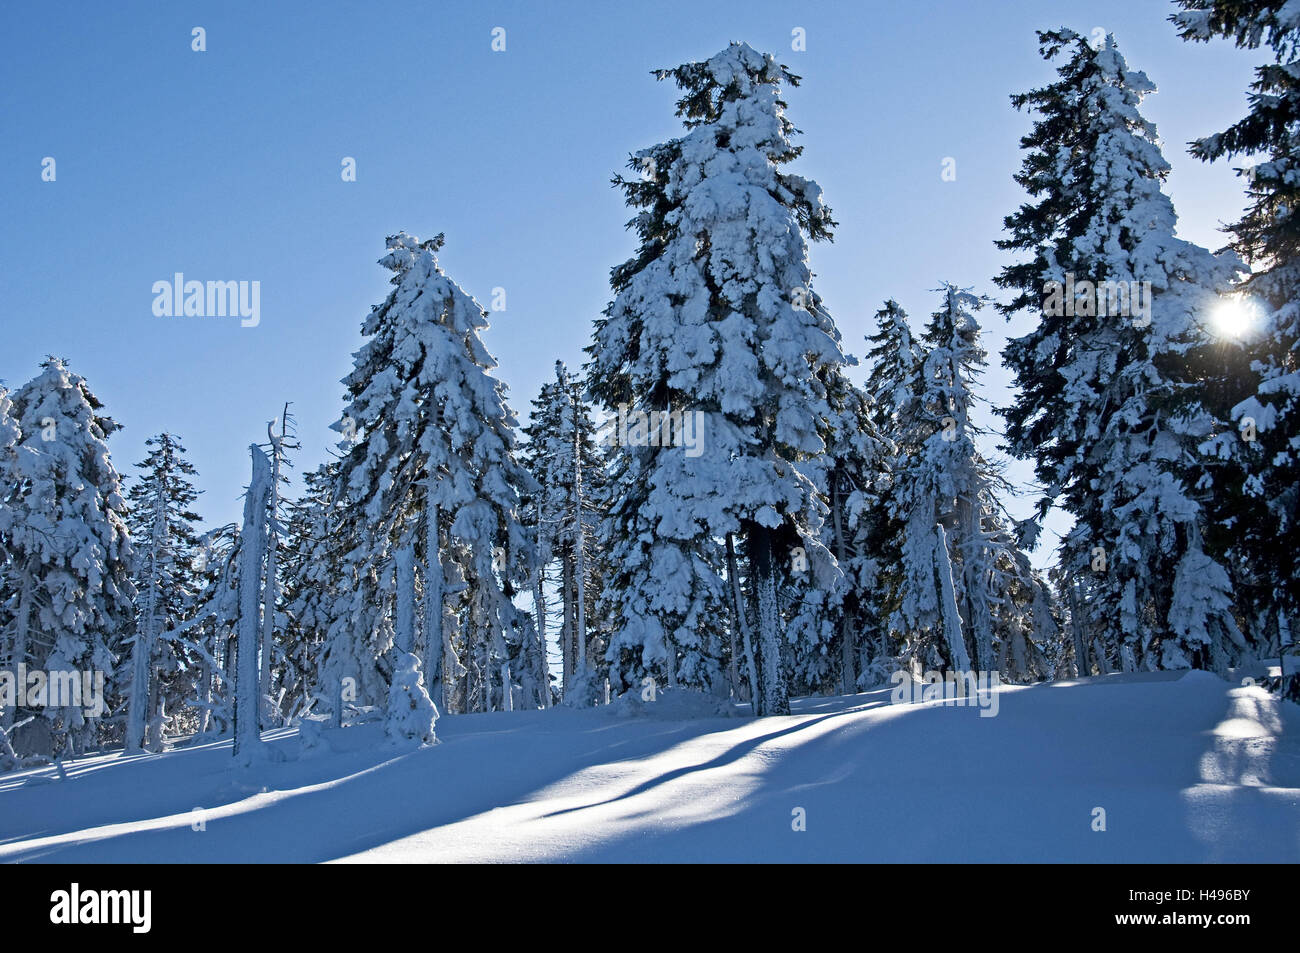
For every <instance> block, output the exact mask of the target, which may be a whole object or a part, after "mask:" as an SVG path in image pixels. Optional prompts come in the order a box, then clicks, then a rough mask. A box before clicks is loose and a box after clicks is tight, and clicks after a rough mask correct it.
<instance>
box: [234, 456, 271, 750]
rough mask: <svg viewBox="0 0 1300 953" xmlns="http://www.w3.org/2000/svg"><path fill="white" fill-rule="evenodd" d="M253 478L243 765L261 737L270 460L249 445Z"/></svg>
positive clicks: (241, 687)
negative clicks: (261, 647)
mask: <svg viewBox="0 0 1300 953" xmlns="http://www.w3.org/2000/svg"><path fill="white" fill-rule="evenodd" d="M249 449H250V450H251V451H252V454H253V478H252V480H251V482H250V483H249V485H248V493H247V495H246V496H245V497H244V526H243V530H242V531H241V533H240V547H241V552H240V554H239V650H238V652H239V657H238V662H237V666H238V670H239V674H238V677H237V678H236V681H235V732H234V749H233V754H234V756H235V758H236V759H238V760H240V761H241V762H243V763H244V764H248V763H250V762H251V761H252V760H253V759H255V758H256V757H257V753H258V752H259V751H260V749H261V745H262V737H261V733H260V732H259V731H258V717H257V714H258V705H257V700H258V699H257V693H258V689H259V686H260V682H259V680H258V671H257V645H258V641H259V640H258V634H259V633H258V625H259V617H258V616H259V612H258V610H259V609H260V603H261V595H262V586H261V582H262V559H263V556H264V555H265V548H266V505H267V500H268V497H269V495H270V486H269V482H270V477H271V467H270V462H269V461H268V460H267V459H266V454H264V453H263V452H262V451H261V449H260V448H259V447H258V446H257V445H256V444H253V446H252V447H250V448H249Z"/></svg>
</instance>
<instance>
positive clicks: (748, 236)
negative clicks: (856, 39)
mask: <svg viewBox="0 0 1300 953" xmlns="http://www.w3.org/2000/svg"><path fill="white" fill-rule="evenodd" d="M657 76H658V77H659V78H660V79H666V78H672V79H673V80H674V81H675V82H676V83H677V85H678V86H679V87H680V88H681V90H682V97H681V99H680V100H679V101H678V110H677V111H678V115H679V116H680V117H681V119H682V120H683V123H684V124H685V126H686V132H685V133H684V134H683V135H682V136H681V137H680V138H678V139H675V140H672V141H671V142H667V143H662V144H660V145H658V146H655V147H652V148H650V149H647V150H643V151H642V152H639V153H637V154H635V155H634V156H633V157H632V160H631V165H632V168H633V169H634V170H636V171H637V172H638V176H637V178H636V179H635V180H623V181H622V185H623V188H624V191H625V193H626V197H627V202H628V204H629V205H631V206H632V207H634V208H636V209H637V210H638V215H637V218H635V219H634V220H633V227H635V228H636V230H637V232H638V235H639V237H640V239H641V246H640V248H639V249H638V252H637V254H636V255H635V256H634V257H633V258H632V259H631V260H629V261H628V262H627V263H625V264H624V265H623V266H621V267H619V268H616V269H615V270H614V272H613V275H612V287H613V291H614V293H615V297H614V300H613V301H612V302H611V303H610V305H609V307H608V308H607V309H606V311H605V315H604V317H603V318H602V319H600V320H599V321H598V322H597V327H596V332H595V339H594V341H593V343H592V344H591V346H590V348H589V351H590V353H591V355H592V364H591V367H590V382H591V390H592V392H593V394H595V396H596V397H597V398H598V399H599V400H600V401H601V402H602V403H603V404H604V406H605V408H606V409H607V410H609V411H610V412H613V411H614V410H615V408H617V406H618V405H619V404H620V403H625V404H627V405H629V406H630V407H631V408H633V409H635V410H641V411H652V410H657V411H678V412H682V411H700V412H702V413H703V415H704V417H703V422H704V426H705V431H704V434H703V436H704V442H703V452H702V453H700V454H699V455H698V456H688V455H687V453H686V448H685V447H683V446H680V445H678V446H668V447H664V446H657V447H624V448H622V453H621V454H620V460H619V462H618V472H617V475H616V477H615V481H614V485H613V488H612V493H613V500H612V516H613V520H614V522H613V524H612V525H613V528H614V530H615V533H616V538H617V539H618V542H617V543H616V544H615V548H614V551H613V554H612V557H613V560H614V563H615V570H614V578H613V580H611V586H612V588H613V589H615V590H616V591H618V592H619V594H620V596H621V599H620V603H619V604H620V606H621V612H620V614H619V616H618V618H617V619H616V621H615V631H614V635H613V638H612V640H611V644H610V647H609V650H608V652H609V658H610V662H611V666H615V667H618V668H619V669H621V668H622V667H624V666H627V665H629V664H631V665H633V666H639V667H640V668H642V669H647V670H649V669H652V670H654V671H656V672H658V673H661V674H662V675H663V676H665V677H666V678H667V680H668V682H669V684H673V683H674V682H675V681H681V682H683V683H686V684H694V685H700V684H705V685H707V684H712V683H714V682H716V681H717V680H718V678H719V676H720V673H721V668H722V665H721V659H720V656H721V655H722V640H721V638H720V635H721V633H720V632H717V631H716V630H714V629H713V628H712V627H711V626H710V625H709V621H710V620H711V619H715V618H717V619H721V618H724V616H723V614H722V613H721V612H719V609H721V608H722V607H723V606H725V604H726V603H725V602H724V592H723V589H722V585H721V579H720V578H719V576H718V565H719V563H720V561H721V560H720V559H718V558H717V555H716V554H717V547H716V543H714V542H712V541H714V540H717V539H722V538H725V537H727V536H729V535H732V534H734V535H736V536H738V537H739V538H740V540H741V541H742V548H743V550H744V553H745V555H746V556H747V557H748V562H749V568H750V578H751V579H752V586H751V591H750V596H749V600H748V601H749V602H750V603H751V606H750V611H752V615H753V619H754V626H753V629H754V641H755V643H756V644H755V646H754V654H755V658H754V660H753V661H754V662H755V666H754V667H755V668H756V669H757V673H756V674H757V678H758V680H759V685H758V686H755V688H756V691H755V693H754V695H755V702H756V710H757V711H759V712H760V713H763V714H781V713H783V712H786V711H788V710H789V695H788V689H787V678H788V672H787V653H786V652H785V651H784V650H783V644H782V643H783V641H784V638H783V628H784V626H783V624H782V617H783V610H782V606H781V605H780V604H778V590H779V588H780V584H781V582H782V581H783V580H784V578H785V577H786V576H787V575H788V574H789V573H790V571H791V566H792V557H793V555H794V553H795V552H796V550H799V551H801V553H802V555H803V556H804V558H805V559H806V560H807V561H808V565H809V566H810V567H811V568H812V570H813V574H812V575H811V577H810V581H809V584H810V585H817V586H824V585H826V584H828V583H829V582H830V581H831V580H832V579H833V578H834V577H835V576H836V575H838V568H837V567H835V565H834V560H833V558H831V556H830V554H829V553H828V552H827V551H826V547H825V546H824V545H823V543H822V541H821V529H822V527H821V522H820V516H821V515H822V514H821V512H819V510H818V507H817V505H816V504H815V503H814V498H815V496H816V493H817V488H816V486H815V484H814V483H813V481H812V480H811V479H810V478H809V476H808V475H807V474H806V473H805V472H804V464H805V463H806V461H807V460H808V458H809V457H811V456H813V455H815V454H818V453H821V452H823V451H824V449H825V442H824V439H823V434H822V433H821V426H822V422H823V421H825V420H827V419H828V417H829V407H828V405H827V401H826V388H825V385H824V383H823V380H822V373H821V372H822V371H823V370H824V369H825V368H827V367H829V366H834V365H838V364H841V363H843V360H844V358H843V355H842V354H841V353H840V349H839V334H838V332H837V331H836V329H835V326H834V324H833V322H832V321H831V320H830V317H829V315H828V314H827V313H826V311H825V309H824V307H823V306H822V303H821V300H820V298H819V297H818V296H817V295H816V294H815V293H814V292H813V290H812V287H811V283H812V281H811V279H812V275H811V272H810V270H809V265H808V254H807V239H809V238H812V239H819V238H826V237H829V234H830V229H831V227H832V226H833V224H834V222H833V221H832V219H831V214H830V210H829V209H828V208H827V207H826V206H825V205H823V204H822V200H821V190H820V189H819V188H818V187H817V186H816V185H815V184H814V183H812V182H810V181H808V180H807V179H804V178H802V177H800V176H797V175H793V174H790V173H787V172H783V171H782V170H781V166H782V165H783V164H785V163H787V162H789V161H791V160H792V159H794V158H795V157H796V156H798V155H799V152H800V149H799V147H796V146H794V145H793V144H792V143H791V139H790V137H791V136H792V134H793V131H794V130H793V126H792V125H791V123H790V121H789V120H788V119H787V118H786V116H785V105H784V103H783V102H782V100H781V94H780V89H781V85H782V84H789V85H795V84H796V83H797V82H798V78H797V77H796V76H794V75H793V74H791V73H790V71H789V70H787V69H785V68H784V67H782V66H780V65H778V64H777V62H776V60H775V58H774V57H772V56H771V55H769V54H762V53H759V52H757V51H755V50H754V49H753V48H751V47H749V46H748V45H746V44H743V43H738V44H732V45H731V46H729V47H728V48H727V49H725V50H722V51H721V52H720V53H718V54H716V55H715V56H713V57H711V58H710V59H708V60H706V61H703V62H695V63H687V64H685V65H683V66H680V67H677V68H676V69H670V70H660V71H658V73H657ZM614 677H615V676H613V675H612V676H611V679H612V680H613V678H614Z"/></svg>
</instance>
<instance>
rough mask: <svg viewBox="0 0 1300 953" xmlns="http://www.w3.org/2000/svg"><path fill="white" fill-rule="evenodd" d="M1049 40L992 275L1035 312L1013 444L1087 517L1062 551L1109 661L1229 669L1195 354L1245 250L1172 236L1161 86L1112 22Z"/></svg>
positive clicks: (1068, 505)
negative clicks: (1009, 256) (1043, 79)
mask: <svg viewBox="0 0 1300 953" xmlns="http://www.w3.org/2000/svg"><path fill="white" fill-rule="evenodd" d="M1039 40H1040V44H1041V52H1042V54H1043V56H1044V58H1045V59H1048V60H1056V59H1058V58H1062V59H1063V60H1064V61H1063V62H1062V63H1061V64H1060V66H1059V67H1058V70H1057V72H1058V76H1059V79H1058V80H1057V81H1056V82H1054V83H1052V84H1051V85H1048V86H1045V87H1043V88H1041V89H1035V90H1032V91H1030V92H1028V93H1023V94H1019V95H1016V96H1013V97H1012V102H1013V104H1014V105H1015V106H1016V107H1017V108H1029V109H1030V110H1032V111H1033V112H1034V113H1035V114H1036V116H1037V118H1036V120H1035V122H1034V126H1033V130H1032V131H1031V132H1030V134H1029V135H1027V136H1025V137H1024V138H1023V139H1022V140H1021V144H1022V146H1023V147H1024V149H1025V150H1026V156H1025V159H1024V162H1023V165H1022V168H1021V171H1020V173H1019V174H1018V175H1017V176H1016V181H1017V182H1019V183H1020V185H1022V186H1023V187H1024V188H1025V190H1026V191H1027V192H1028V193H1029V195H1030V197H1031V199H1032V201H1030V202H1028V203H1026V204H1024V205H1022V206H1021V208H1020V209H1019V210H1018V211H1016V212H1015V213H1014V214H1012V215H1010V216H1008V217H1007V219H1006V229H1007V231H1008V232H1009V235H1008V237H1006V238H1004V239H1002V240H1000V241H999V242H998V246H999V247H1000V248H1003V249H1006V250H1009V251H1019V252H1025V253H1028V257H1027V258H1026V259H1024V260H1021V261H1019V262H1017V263H1015V264H1013V265H1010V266H1008V267H1006V268H1005V269H1003V271H1002V273H1001V274H1000V275H999V276H998V278H997V279H996V281H997V283H998V284H999V285H1000V286H1001V287H1003V288H1006V289H1009V290H1011V291H1013V292H1014V293H1015V297H1014V298H1013V299H1012V300H1011V301H1010V302H1009V303H1007V304H1006V305H1004V306H1002V310H1003V311H1004V312H1005V313H1006V314H1008V315H1010V314H1013V313H1016V312H1018V311H1022V310H1031V311H1033V312H1034V313H1035V314H1037V315H1038V316H1039V320H1038V322H1037V324H1036V326H1035V327H1034V329H1033V330H1031V331H1030V332H1029V333H1028V334H1026V335H1024V336H1022V337H1019V338H1016V339H1014V340H1012V341H1010V342H1009V343H1008V345H1007V347H1006V350H1005V352H1004V358H1005V360H1006V363H1007V365H1008V366H1009V367H1010V368H1011V369H1012V371H1013V372H1014V374H1015V377H1016V382H1017V384H1018V385H1019V393H1018V395H1017V397H1016V399H1015V401H1014V403H1013V404H1012V405H1011V406H1010V407H1009V408H1007V409H1006V410H1005V411H1004V414H1005V416H1006V420H1007V438H1008V444H1009V447H1010V450H1011V452H1012V453H1013V454H1015V455H1016V456H1019V457H1022V458H1026V459H1033V460H1034V461H1035V469H1036V472H1037V475H1038V478H1039V480H1040V481H1041V483H1042V484H1043V485H1044V486H1045V487H1046V488H1047V495H1046V497H1045V498H1044V500H1043V501H1042V504H1041V507H1040V512H1041V511H1044V510H1045V509H1046V508H1047V507H1048V506H1050V505H1051V504H1052V503H1053V502H1055V501H1059V502H1060V505H1061V506H1062V507H1063V508H1064V509H1065V511H1066V512H1067V513H1069V514H1070V515H1071V516H1073V517H1074V520H1075V526H1074V528H1073V529H1072V530H1071V532H1070V533H1069V535H1068V536H1067V537H1066V539H1065V541H1064V544H1063V553H1062V558H1063V561H1064V563H1065V565H1066V567H1067V569H1068V571H1069V572H1070V574H1071V578H1072V580H1073V584H1075V585H1077V586H1079V587H1081V591H1082V593H1083V599H1082V603H1081V605H1082V607H1083V610H1084V612H1085V614H1086V618H1084V619H1081V620H1077V621H1078V622H1080V623H1081V624H1083V625H1086V627H1087V630H1088V633H1089V640H1090V641H1095V642H1096V643H1097V644H1098V645H1099V646H1100V655H1099V660H1098V665H1099V667H1100V668H1101V670H1103V671H1106V670H1108V669H1109V668H1112V667H1122V668H1124V669H1126V670H1131V669H1133V668H1135V667H1143V668H1159V667H1172V668H1177V667H1187V666H1193V667H1202V668H1216V669H1220V668H1222V667H1223V666H1224V665H1226V664H1229V663H1230V661H1231V659H1232V658H1234V657H1236V656H1237V655H1238V654H1239V653H1240V651H1241V650H1242V649H1243V648H1244V642H1243V640H1242V637H1241V634H1240V632H1239V631H1238V629H1237V626H1236V623H1235V619H1234V616H1233V612H1232V606H1231V604H1230V600H1229V598H1228V592H1227V589H1228V581H1227V576H1226V572H1225V570H1224V569H1223V567H1222V566H1221V565H1220V564H1219V563H1218V562H1217V561H1216V560H1215V559H1214V558H1213V556H1212V555H1211V554H1209V553H1207V551H1206V549H1205V547H1204V545H1203V538H1204V530H1205V525H1206V513H1205V501H1206V497H1207V496H1208V495H1209V493H1210V483H1211V482H1212V477H1210V476H1209V475H1208V474H1207V473H1206V470H1205V466H1204V462H1203V460H1201V459H1200V458H1199V454H1198V447H1199V446H1200V445H1201V444H1202V442H1203V441H1205V440H1207V439H1209V438H1212V437H1213V436H1214V435H1215V434H1216V433H1221V432H1223V431H1225V430H1226V429H1227V428H1228V426H1229V425H1228V424H1227V423H1226V422H1224V421H1222V420H1219V419H1216V418H1215V416H1214V414H1213V413H1211V412H1210V410H1209V409H1208V408H1207V406H1206V403H1205V401H1204V399H1203V393H1202V389H1201V386H1200V384H1199V383H1198V381H1197V380H1196V375H1195V374H1194V373H1193V372H1192V371H1191V370H1190V369H1189V360H1188V356H1187V355H1188V353H1189V352H1190V351H1192V350H1193V349H1196V348H1199V347H1203V346H1204V345H1205V343H1206V340H1207V338H1208V335H1209V332H1208V331H1207V325H1208V323H1209V314H1210V313H1211V311H1212V309H1213V307H1214V305H1215V304H1216V303H1217V301H1218V297H1217V296H1218V295H1219V294H1220V293H1223V292H1225V291H1227V290H1229V288H1230V287H1231V282H1232V279H1233V277H1234V273H1235V267H1236V260H1235V258H1232V257H1231V256H1225V257H1218V258H1216V257H1215V256H1213V255H1211V254H1210V253H1209V252H1208V251H1206V250H1205V249H1202V248H1199V247H1197V246H1195V245H1192V244H1190V243H1188V242H1185V241H1182V240H1180V239H1178V238H1176V237H1175V236H1174V229H1175V224H1176V216H1175V215H1174V210H1173V206H1172V204H1171V203H1170V201H1169V199H1168V197H1167V196H1165V195H1164V193H1163V192H1162V191H1161V185H1162V183H1163V181H1164V179H1165V177H1166V175H1167V174H1168V172H1169V165H1168V163H1166V162H1165V160H1164V157H1163V156H1162V155H1161V153H1160V148H1159V145H1158V140H1157V138H1156V131H1155V128H1154V126H1152V125H1151V124H1150V123H1149V122H1147V121H1146V120H1145V119H1144V118H1143V117H1142V115H1141V114H1140V113H1139V111H1138V106H1139V104H1140V102H1141V99H1142V97H1143V96H1144V95H1146V94H1147V93H1149V92H1151V91H1153V90H1154V88H1155V87H1154V86H1153V84H1152V83H1151V82H1150V80H1148V79H1147V77H1146V75H1145V74H1144V73H1141V72H1137V71H1133V70H1129V69H1128V67H1127V65H1126V64H1125V62H1124V58H1123V57H1122V56H1121V55H1120V53H1119V51H1118V50H1117V49H1116V47H1115V43H1114V39H1113V37H1107V39H1106V41H1105V42H1104V43H1103V44H1100V45H1099V47H1097V48H1094V47H1093V45H1091V44H1090V43H1089V42H1088V40H1087V39H1085V38H1084V37H1082V36H1080V35H1079V34H1077V33H1074V32H1073V31H1070V30H1066V29H1060V30H1054V31H1050V32H1043V33H1040V34H1039ZM1121 292H1123V295H1122V297H1121V294H1120V293H1121ZM1087 664H1088V663H1087V661H1086V660H1082V661H1081V667H1082V668H1083V670H1085V671H1086V670H1087Z"/></svg>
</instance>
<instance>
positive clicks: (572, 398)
mask: <svg viewBox="0 0 1300 953" xmlns="http://www.w3.org/2000/svg"><path fill="white" fill-rule="evenodd" d="M524 433H525V434H526V435H527V437H528V443H527V444H526V445H525V447H524V450H523V455H522V456H523V459H524V461H525V465H526V466H527V467H528V470H529V472H530V473H532V475H533V478H534V479H535V480H536V481H537V484H538V487H539V489H538V492H537V493H536V494H535V495H534V496H533V498H532V500H531V505H530V518H531V519H532V520H533V521H535V524H536V526H537V536H538V558H539V572H544V571H545V570H546V569H547V567H549V566H550V565H551V564H552V563H553V562H558V563H559V580H558V582H559V589H560V607H559V608H560V616H561V628H560V639H559V642H560V658H561V672H562V675H563V679H564V682H563V684H564V692H565V695H566V697H569V699H570V700H571V701H577V699H574V698H573V697H572V693H571V691H570V690H571V689H572V688H574V686H575V685H577V684H582V685H586V684H587V683H588V682H590V680H591V676H592V674H593V673H594V672H595V671H596V670H599V669H601V668H603V665H602V664H601V661H600V659H599V658H598V656H597V654H596V653H593V652H592V651H590V649H591V647H592V646H593V644H599V643H600V642H602V641H605V639H602V638H601V636H602V635H605V634H606V633H604V632H603V631H602V627H601V625H600V618H601V614H600V613H599V612H598V611H597V605H598V603H599V602H600V600H601V591H602V583H603V578H604V569H603V564H604V553H603V547H602V545H601V539H600V536H599V534H598V533H597V526H598V522H599V519H600V516H601V511H602V506H603V499H604V496H605V491H606V479H605V459H604V455H603V453H602V448H601V447H599V446H598V445H597V438H598V434H597V427H596V424H595V421H594V420H593V419H592V415H591V408H590V406H589V405H588V404H587V402H586V398H585V387H584V385H583V382H582V381H581V380H579V379H578V378H576V377H574V376H573V375H572V374H570V373H569V370H568V368H566V367H565V366H564V364H563V362H561V361H556V363H555V380H553V381H548V382H546V383H544V384H543V385H542V389H541V392H540V394H539V395H538V397H537V399H535V400H534V401H533V413H532V419H531V420H530V422H529V425H528V426H527V427H525V428H524ZM579 514H581V515H580V517H579ZM579 526H580V527H581V528H579ZM579 539H581V541H582V557H583V558H582V568H583V577H582V580H581V581H582V586H581V587H579V585H578V581H579V579H578V573H577V570H578V540H579ZM543 585H544V583H543ZM534 588H536V587H534ZM579 588H581V589H582V593H583V605H582V609H583V611H582V613H581V614H580V613H579V612H578V605H579V603H578V590H579ZM534 599H535V600H540V601H539V603H538V604H539V605H541V606H542V610H543V611H542V612H541V614H540V616H539V617H540V618H542V619H543V620H544V617H545V611H544V610H545V605H546V593H545V592H544V591H543V592H542V594H541V595H540V596H537V595H535V596H534ZM580 615H581V622H582V629H583V630H584V633H585V644H584V645H580V644H579V641H578V629H579V621H580V619H579V616H580ZM579 657H582V658H584V659H585V660H586V663H587V665H588V667H589V669H590V671H588V672H586V673H580V672H579V664H578V659H579ZM582 691H589V688H583V689H582ZM587 701H590V699H587Z"/></svg>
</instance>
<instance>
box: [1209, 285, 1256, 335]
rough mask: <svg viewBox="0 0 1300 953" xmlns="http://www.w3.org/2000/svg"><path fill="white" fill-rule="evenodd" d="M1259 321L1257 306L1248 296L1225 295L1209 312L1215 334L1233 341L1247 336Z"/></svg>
mask: <svg viewBox="0 0 1300 953" xmlns="http://www.w3.org/2000/svg"><path fill="white" fill-rule="evenodd" d="M1259 319H1260V310H1259V305H1258V304H1257V303H1256V302H1255V299H1254V298H1251V297H1249V296H1248V295H1227V296H1225V297H1224V298H1222V299H1221V300H1220V301H1219V303H1218V304H1216V305H1215V306H1214V309H1213V310H1212V311H1211V312H1210V321H1211V323H1212V324H1213V326H1214V331H1215V333H1216V334H1218V335H1219V336H1220V337H1224V338H1232V339H1233V340H1240V339H1241V338H1244V337H1247V336H1249V335H1250V333H1251V332H1252V331H1254V330H1255V328H1256V327H1257V326H1258V324H1259Z"/></svg>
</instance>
